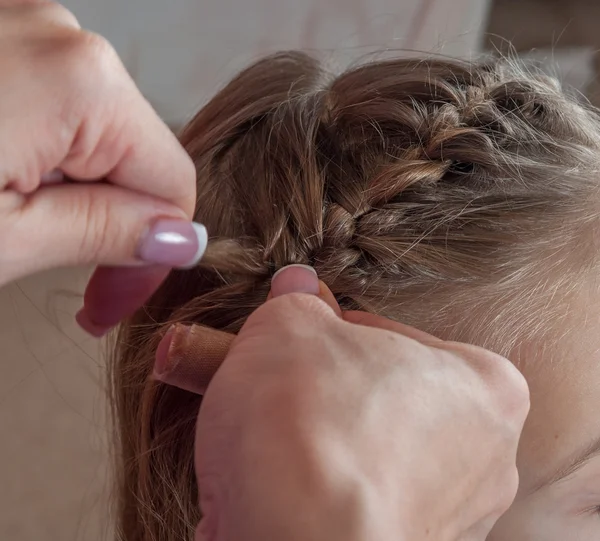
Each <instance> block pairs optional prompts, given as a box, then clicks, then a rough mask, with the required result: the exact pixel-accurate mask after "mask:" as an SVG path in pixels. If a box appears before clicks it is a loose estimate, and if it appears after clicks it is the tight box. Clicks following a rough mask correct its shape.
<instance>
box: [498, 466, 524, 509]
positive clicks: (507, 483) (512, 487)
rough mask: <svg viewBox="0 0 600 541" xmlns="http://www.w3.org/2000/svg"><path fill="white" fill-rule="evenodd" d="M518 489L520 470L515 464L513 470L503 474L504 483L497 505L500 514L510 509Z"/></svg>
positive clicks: (500, 489)
mask: <svg viewBox="0 0 600 541" xmlns="http://www.w3.org/2000/svg"><path fill="white" fill-rule="evenodd" d="M518 489H519V472H518V471H517V468H516V467H515V466H514V464H513V465H512V468H511V471H510V472H509V473H508V474H507V475H505V476H503V478H502V484H501V485H500V487H499V492H498V505H497V511H498V514H499V515H502V514H504V513H505V512H506V511H507V510H508V508H509V507H510V506H511V505H512V504H513V502H514V500H515V497H516V495H517V491H518Z"/></svg>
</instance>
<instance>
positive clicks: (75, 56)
mask: <svg viewBox="0 0 600 541" xmlns="http://www.w3.org/2000/svg"><path fill="white" fill-rule="evenodd" d="M66 41H67V43H66V45H65V47H66V49H67V51H66V57H67V65H68V70H69V76H70V77H71V81H70V82H71V83H74V84H76V85H78V86H80V85H88V84H90V83H92V84H94V85H97V84H98V82H102V81H103V80H104V77H105V76H107V75H109V74H110V73H111V72H114V69H115V65H117V63H118V62H119V60H118V56H117V53H116V51H115V50H114V49H113V47H112V45H111V44H110V43H109V42H108V41H107V40H106V39H104V38H103V37H102V36H100V35H98V34H94V33H92V32H75V33H72V34H71V35H70V36H69V37H68V38H66Z"/></svg>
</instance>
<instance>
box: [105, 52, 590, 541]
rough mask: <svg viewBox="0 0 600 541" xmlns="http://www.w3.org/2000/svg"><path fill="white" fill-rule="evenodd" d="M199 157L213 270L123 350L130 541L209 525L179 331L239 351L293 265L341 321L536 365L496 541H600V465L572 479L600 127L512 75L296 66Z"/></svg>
mask: <svg viewBox="0 0 600 541" xmlns="http://www.w3.org/2000/svg"><path fill="white" fill-rule="evenodd" d="M182 142H183V144H184V145H185V147H186V148H187V150H188V152H189V153H190V154H191V156H192V158H193V159H194V161H195V163H196V168H197V174H198V203H197V211H196V217H197V219H198V221H201V222H202V223H204V224H205V225H206V226H207V228H208V231H209V233H210V234H211V237H212V240H211V244H210V246H209V250H208V252H207V254H206V257H205V259H204V261H203V262H202V265H201V266H200V267H198V268H195V269H192V270H187V271H178V272H173V273H172V274H171V275H170V276H169V278H168V279H167V281H166V282H165V283H164V284H163V286H162V287H161V288H160V290H159V291H158V292H157V293H156V294H155V295H154V297H153V298H152V299H151V300H150V301H149V302H148V303H147V305H146V306H145V307H144V309H143V310H140V311H139V312H138V313H137V314H136V315H135V316H134V317H133V318H132V319H131V320H130V321H129V322H128V323H127V324H126V325H124V326H123V328H122V329H121V333H120V336H119V344H118V346H117V348H116V350H115V355H114V359H113V363H112V365H111V369H112V380H113V402H114V407H115V414H116V419H117V424H118V428H119V461H118V474H119V477H118V483H119V485H118V495H119V498H118V500H117V505H118V513H119V523H120V528H121V530H122V532H121V533H122V537H123V539H124V540H125V541H147V540H148V539H156V540H157V541H158V540H160V541H164V540H181V539H190V540H191V539H192V538H193V529H194V526H195V523H196V522H197V521H198V519H199V516H198V510H197V494H196V489H195V480H194V475H193V442H194V429H195V418H196V415H197V411H198V407H199V405H200V398H199V397H196V396H193V395H191V394H188V393H186V392H185V391H182V390H179V389H175V388H169V387H166V386H163V385H161V384H159V383H157V382H155V381H153V380H152V379H151V378H150V374H151V372H152V366H153V361H154V351H155V349H156V346H157V344H158V341H159V340H160V337H161V333H162V331H163V330H164V329H165V328H166V326H168V325H169V324H171V323H174V322H188V323H189V322H196V323H201V324H204V325H208V326H211V327H214V328H218V329H223V330H227V331H231V332H236V331H237V330H239V328H240V326H241V325H242V324H243V322H244V320H245V319H246V317H247V316H248V315H249V314H250V313H251V312H252V310H254V309H255V308H256V307H257V306H258V305H260V304H261V303H262V302H263V301H264V299H265V298H266V295H267V293H268V290H269V282H270V277H271V276H272V275H273V273H274V272H275V271H276V270H277V269H279V268H280V267H282V266H284V265H287V264H290V263H305V264H309V265H312V266H313V267H314V268H315V269H316V270H317V272H318V274H319V277H320V278H321V279H322V280H323V281H324V282H325V283H326V284H327V285H328V286H329V287H330V288H331V290H332V291H333V293H334V294H335V295H336V297H337V299H338V301H339V303H340V305H341V306H342V308H346V309H348V308H353V309H362V310H367V311H371V312H376V313H378V314H382V315H385V316H387V317H391V318H394V319H398V320H401V321H403V322H404V323H408V324H411V325H414V326H416V327H419V328H421V329H423V330H425V331H428V332H431V333H433V334H437V335H438V336H440V337H442V338H447V339H453V340H461V341H466V342H472V343H475V344H478V345H482V346H484V347H487V348H490V349H492V350H494V351H496V352H499V353H502V354H504V355H507V356H509V357H510V358H511V359H512V360H513V361H514V362H515V363H517V365H518V366H519V367H520V368H521V369H522V370H523V371H524V373H525V375H526V377H528V379H529V383H530V386H531V389H532V414H531V417H530V421H529V424H528V426H527V428H526V432H525V435H524V439H523V443H522V446H521V454H520V458H519V461H520V463H519V466H520V469H521V476H522V488H521V491H520V494H519V497H518V499H517V502H516V503H515V505H514V506H513V509H512V510H511V511H509V513H508V514H507V516H506V517H505V518H504V519H503V520H502V521H501V523H500V524H499V525H498V527H497V529H496V530H495V533H493V534H492V538H493V539H494V540H504V539H507V540H508V539H510V540H511V541H520V540H531V541H536V540H538V539H539V540H540V541H541V540H544V541H554V539H557V540H558V539H560V540H564V539H579V538H581V539H584V538H585V539H586V540H589V539H592V538H594V539H595V538H598V539H600V517H598V516H595V515H594V511H595V508H596V506H600V459H596V460H595V461H594V460H592V461H590V462H589V463H586V465H585V466H583V467H582V468H580V469H579V470H577V472H576V473H573V472H569V470H568V466H569V460H571V459H573V458H574V457H575V458H576V457H577V453H580V452H583V451H585V450H586V449H587V447H590V446H591V445H593V441H594V438H595V437H598V436H600V422H599V421H596V420H595V419H596V418H597V415H595V412H596V411H597V408H598V406H600V393H593V392H591V390H592V389H593V388H594V386H595V385H600V369H599V368H598V366H600V363H599V362H598V361H600V354H599V353H598V352H597V350H600V336H597V335H600V332H599V329H600V321H599V319H598V315H599V314H600V310H598V309H596V307H597V306H598V305H600V289H599V288H598V283H597V280H596V274H597V269H598V267H597V265H596V264H597V262H598V257H597V255H598V254H597V250H598V248H597V244H598V240H597V239H598V233H597V231H598V229H597V228H598V224H599V222H598V218H599V214H600V213H599V210H600V199H599V193H598V186H599V184H598V178H599V177H598V174H599V172H600V119H599V117H598V116H597V115H596V113H595V112H594V111H592V110H590V109H589V108H587V107H586V106H584V105H582V104H579V103H578V102H577V101H576V100H575V99H572V98H570V97H568V96H567V95H566V94H565V93H564V92H563V91H562V90H561V88H560V86H559V85H558V83H557V82H556V81H554V80H553V79H551V78H548V77H546V76H543V75H541V74H538V73H535V72H532V71H528V70H525V69H524V68H522V67H520V66H518V65H517V64H516V63H514V62H508V61H504V60H500V61H495V62H491V63H487V64H476V65H473V64H467V63H462V62H458V61H449V60H431V59H426V60H393V61H385V62H375V63H370V64H367V65H363V66H359V67H357V68H355V69H352V70H350V71H347V72H346V73H344V74H342V75H339V76H335V75H332V74H330V73H328V72H327V71H325V70H324V69H323V68H322V67H321V66H320V65H319V63H318V62H317V61H316V60H314V59H312V58H310V57H308V56H306V55H304V54H300V53H287V54H280V55H276V56H274V57H270V58H267V59H265V60H262V61H260V62H258V63H257V64H255V65H253V66H252V67H250V68H248V69H247V70H245V71H244V72H242V73H241V74H240V75H239V76H238V77H237V78H236V79H234V80H233V81H232V82H231V83H230V84H229V85H227V86H226V87H225V88H224V89H223V90H222V91H221V92H220V93H219V94H218V95H217V96H216V97H215V98H214V99H213V100H212V101H211V102H210V103H209V104H208V105H207V106H206V107H205V108H204V109H202V110H201V111H200V113H199V114H198V115H197V116H196V118H194V119H193V120H192V122H191V123H190V125H189V126H188V127H187V129H186V130H185V131H184V133H183V135H182ZM594 356H595V359H594ZM594 395H596V396H594ZM588 450H589V449H588ZM563 466H564V468H567V469H564V468H563ZM561 468H563V470H564V471H562V472H561V471H560V469H561ZM594 468H595V470H594ZM561 473H562V474H565V473H566V474H569V473H573V474H572V475H571V476H570V477H569V478H568V479H566V480H562V481H556V479H554V478H558V476H559V474H561ZM594 475H595V476H596V477H595V478H594V477H593V476H594ZM552 479H554V480H555V481H556V482H550V483H549V484H548V483H547V481H552ZM594 481H595V482H594ZM548 528H550V529H548ZM594 536H595V537H594Z"/></svg>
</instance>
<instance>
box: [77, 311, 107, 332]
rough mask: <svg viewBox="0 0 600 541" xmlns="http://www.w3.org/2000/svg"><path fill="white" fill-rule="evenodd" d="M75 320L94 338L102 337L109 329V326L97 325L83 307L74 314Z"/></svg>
mask: <svg viewBox="0 0 600 541" xmlns="http://www.w3.org/2000/svg"><path fill="white" fill-rule="evenodd" d="M75 321H76V322H77V324H78V325H79V326H80V327H81V328H82V329H83V330H84V331H85V332H87V333H88V334H91V335H92V336H93V337H95V338H102V337H103V336H104V335H105V334H106V333H108V331H110V327H105V326H102V325H98V324H97V323H95V322H94V321H92V319H91V318H90V315H89V314H88V313H87V311H86V309H85V308H82V309H81V310H79V311H78V312H77V313H76V314H75Z"/></svg>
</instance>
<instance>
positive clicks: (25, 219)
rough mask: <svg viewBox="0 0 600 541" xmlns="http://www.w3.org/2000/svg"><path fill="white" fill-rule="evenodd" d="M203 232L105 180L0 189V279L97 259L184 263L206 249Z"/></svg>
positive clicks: (177, 213) (175, 211)
mask: <svg viewBox="0 0 600 541" xmlns="http://www.w3.org/2000/svg"><path fill="white" fill-rule="evenodd" d="M206 243H207V235H206V230H205V229H204V227H203V226H201V225H199V224H192V223H190V222H189V221H187V220H186V216H185V214H184V213H183V211H182V210H180V209H179V208H177V207H175V206H174V205H171V204H169V203H167V202H164V201H160V200H158V199H155V198H153V197H151V196H147V195H142V194H139V193H136V192H133V191H129V190H127V189H124V188H119V187H117V186H112V185H108V184H95V185H91V186H90V185H79V184H63V185H52V186H45V187H42V188H40V189H39V190H37V191H36V192H34V193H33V194H31V195H28V196H23V195H21V194H17V193H15V192H11V191H5V192H2V193H0V246H2V247H3V249H2V253H0V269H2V275H1V276H0V280H1V281H9V280H11V279H14V278H17V277H19V276H22V275H25V274H30V273H32V272H36V271H40V270H43V269H46V268H51V267H57V266H66V265H84V264H91V263H93V264H102V265H123V266H135V265H138V266H139V265H143V264H146V265H148V264H154V265H164V266H168V267H185V266H191V265H193V264H195V263H196V262H197V261H198V260H199V259H200V257H201V256H202V255H203V253H204V250H205V248H206Z"/></svg>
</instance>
